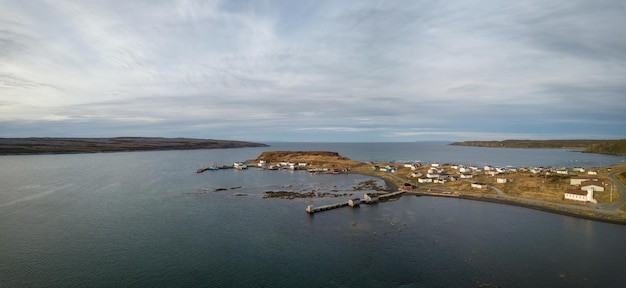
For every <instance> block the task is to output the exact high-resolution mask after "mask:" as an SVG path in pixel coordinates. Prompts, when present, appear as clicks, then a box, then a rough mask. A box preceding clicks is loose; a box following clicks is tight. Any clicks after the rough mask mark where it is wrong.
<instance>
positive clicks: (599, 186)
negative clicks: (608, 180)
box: [580, 180, 604, 192]
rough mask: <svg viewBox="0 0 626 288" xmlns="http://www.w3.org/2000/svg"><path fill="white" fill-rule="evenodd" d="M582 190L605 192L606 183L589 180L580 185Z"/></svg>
mask: <svg viewBox="0 0 626 288" xmlns="http://www.w3.org/2000/svg"><path fill="white" fill-rule="evenodd" d="M580 189H581V190H589V189H591V190H593V191H594V192H604V183H603V182H602V181H597V180H588V181H585V182H582V183H580Z"/></svg>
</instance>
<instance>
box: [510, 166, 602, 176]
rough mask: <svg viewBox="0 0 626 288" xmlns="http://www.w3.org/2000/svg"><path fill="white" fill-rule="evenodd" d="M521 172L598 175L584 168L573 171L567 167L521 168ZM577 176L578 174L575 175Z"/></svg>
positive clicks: (573, 169) (575, 168)
mask: <svg viewBox="0 0 626 288" xmlns="http://www.w3.org/2000/svg"><path fill="white" fill-rule="evenodd" d="M520 171H521V172H530V173H533V174H548V175H549V174H552V173H555V174H560V175H570V174H572V172H578V173H584V172H585V171H586V172H587V174H588V175H598V172H597V171H587V170H585V168H582V167H574V168H572V169H567V168H566V167H560V168H554V167H547V168H546V167H533V168H520ZM575 174H577V173H575Z"/></svg>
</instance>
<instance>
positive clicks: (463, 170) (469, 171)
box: [459, 167, 472, 173]
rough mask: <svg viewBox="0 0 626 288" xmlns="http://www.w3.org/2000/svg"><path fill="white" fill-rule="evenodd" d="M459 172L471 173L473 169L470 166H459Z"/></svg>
mask: <svg viewBox="0 0 626 288" xmlns="http://www.w3.org/2000/svg"><path fill="white" fill-rule="evenodd" d="M459 172H460V173H471V172H472V169H471V168H469V167H459Z"/></svg>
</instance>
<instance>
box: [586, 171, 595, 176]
mask: <svg viewBox="0 0 626 288" xmlns="http://www.w3.org/2000/svg"><path fill="white" fill-rule="evenodd" d="M587 174H588V175H598V172H596V171H588V172H587Z"/></svg>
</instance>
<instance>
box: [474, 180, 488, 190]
mask: <svg viewBox="0 0 626 288" xmlns="http://www.w3.org/2000/svg"><path fill="white" fill-rule="evenodd" d="M486 187H487V184H485V183H478V182H475V183H472V188H478V189H482V188H486Z"/></svg>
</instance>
